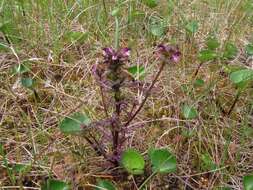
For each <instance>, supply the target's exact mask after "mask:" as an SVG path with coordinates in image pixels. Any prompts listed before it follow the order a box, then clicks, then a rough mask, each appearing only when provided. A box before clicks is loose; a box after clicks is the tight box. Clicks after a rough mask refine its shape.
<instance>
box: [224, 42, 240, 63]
mask: <svg viewBox="0 0 253 190" xmlns="http://www.w3.org/2000/svg"><path fill="white" fill-rule="evenodd" d="M237 53H238V50H237V47H236V46H235V45H234V44H233V43H231V42H228V43H226V45H225V50H224V53H223V58H225V59H233V58H235V57H236V55H237Z"/></svg>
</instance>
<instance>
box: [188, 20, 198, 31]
mask: <svg viewBox="0 0 253 190" xmlns="http://www.w3.org/2000/svg"><path fill="white" fill-rule="evenodd" d="M185 29H186V31H187V32H189V33H191V34H194V33H196V32H197V31H198V29H199V24H198V22H197V21H196V20H193V21H190V22H188V24H187V25H186V26H185Z"/></svg>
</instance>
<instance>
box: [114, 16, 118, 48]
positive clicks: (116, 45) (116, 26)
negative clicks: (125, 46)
mask: <svg viewBox="0 0 253 190" xmlns="http://www.w3.org/2000/svg"><path fill="white" fill-rule="evenodd" d="M114 40H115V42H114V43H115V44H114V48H115V49H116V50H117V49H118V48H119V18H118V16H115V36H114Z"/></svg>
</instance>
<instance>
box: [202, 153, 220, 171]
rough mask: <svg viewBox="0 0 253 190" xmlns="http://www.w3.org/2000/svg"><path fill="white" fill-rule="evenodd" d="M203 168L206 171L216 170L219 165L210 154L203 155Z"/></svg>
mask: <svg viewBox="0 0 253 190" xmlns="http://www.w3.org/2000/svg"><path fill="white" fill-rule="evenodd" d="M201 161H202V167H203V169H204V170H215V169H216V168H217V165H216V164H215V163H214V162H213V161H212V159H211V157H210V155H209V154H208V153H205V154H202V155H201Z"/></svg>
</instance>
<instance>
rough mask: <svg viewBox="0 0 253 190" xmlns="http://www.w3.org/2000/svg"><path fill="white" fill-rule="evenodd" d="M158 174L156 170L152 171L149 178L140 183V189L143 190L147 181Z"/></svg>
mask: <svg viewBox="0 0 253 190" xmlns="http://www.w3.org/2000/svg"><path fill="white" fill-rule="evenodd" d="M155 175H156V172H154V173H152V174H151V175H150V176H148V177H147V179H145V181H144V182H143V183H142V184H141V185H140V187H139V188H138V190H141V189H142V188H143V187H144V185H146V183H147V182H148V181H149V180H150V179H151V178H152V177H153V176H155Z"/></svg>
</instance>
